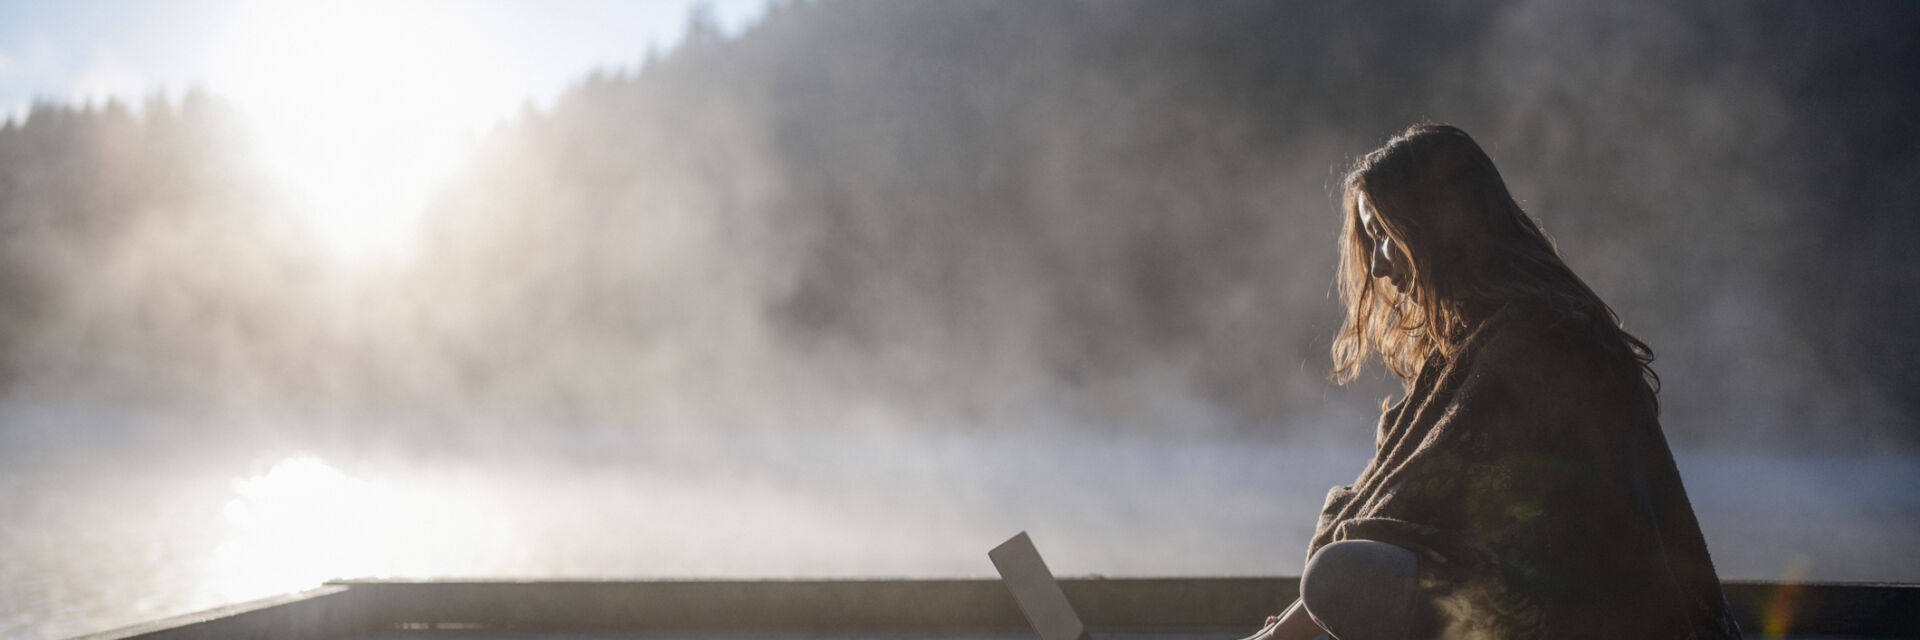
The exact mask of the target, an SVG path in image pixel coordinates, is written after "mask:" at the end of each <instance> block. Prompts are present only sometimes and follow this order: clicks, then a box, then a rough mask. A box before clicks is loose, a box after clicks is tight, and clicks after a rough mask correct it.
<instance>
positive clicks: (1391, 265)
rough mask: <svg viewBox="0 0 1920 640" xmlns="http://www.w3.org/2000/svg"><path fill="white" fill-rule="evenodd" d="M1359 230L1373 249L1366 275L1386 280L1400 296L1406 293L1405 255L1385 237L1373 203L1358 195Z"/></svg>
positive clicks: (1385, 231) (1390, 239) (1398, 246)
mask: <svg viewBox="0 0 1920 640" xmlns="http://www.w3.org/2000/svg"><path fill="white" fill-rule="evenodd" d="M1360 229H1361V231H1360V232H1361V233H1362V234H1363V235H1364V236H1365V237H1366V239H1367V246H1370V247H1373V250H1372V251H1371V252H1369V253H1371V254H1372V258H1371V259H1370V260H1369V261H1368V263H1367V274H1368V275H1371V276H1373V277H1375V278H1386V279H1387V283H1388V284H1391V285H1393V290H1394V291H1398V292H1400V293H1402V294H1405V293H1406V292H1407V274H1408V271H1407V254H1406V252H1405V251H1402V250H1401V249H1400V245H1399V244H1397V243H1395V242H1394V241H1393V238H1390V237H1387V230H1386V229H1385V228H1383V227H1381V226H1380V216H1379V215H1378V214H1377V213H1376V212H1375V211H1374V210H1373V202H1372V201H1370V200H1368V199H1367V194H1365V193H1361V194H1360Z"/></svg>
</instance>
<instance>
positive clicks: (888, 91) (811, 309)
mask: <svg viewBox="0 0 1920 640" xmlns="http://www.w3.org/2000/svg"><path fill="white" fill-rule="evenodd" d="M1917 15H1920V12H1916V11H1915V10H1913V9H1912V8H1911V7H1910V6H1908V5H1902V4H1872V3H1857V4H1855V3H1849V4H1846V5H1839V6H1829V5H1811V4H1785V3H1724V4H1721V3H1714V4H1705V5H1687V6H1681V7H1675V6H1669V5H1668V4H1665V3H1651V2H1649V3H1638V2H1628V3H1594V4H1592V5H1591V6H1585V7H1569V6H1566V5H1565V3H1558V2H1546V1H1539V2H1530V1H1513V2H1447V3H1424V2H1406V3H1386V4H1381V3H1365V4H1357V5H1356V4H1350V3H1316V4H1308V3H1269V2H1181V3H1164V2H1118V1H1116V2H1046V3H1037V2H988V1H979V2H945V1H942V2H912V3H909V2H888V3H868V2H803V3H792V4H779V5H776V6H774V7H773V8H771V9H770V10H769V13H768V15H767V16H766V17H765V19H764V21H763V22H762V23H761V24H759V25H757V26H755V27H753V28H751V29H749V30H747V31H746V32H745V33H744V34H742V35H740V36H739V37H737V38H726V37H721V36H719V35H717V31H715V30H713V29H712V27H710V26H708V25H706V24H704V23H702V22H701V21H699V20H695V21H693V23H692V24H691V26H690V27H689V28H690V30H691V31H690V33H689V37H688V39H687V42H686V44H685V45H684V46H683V47H681V48H679V49H676V50H674V51H672V52H670V53H667V54H663V55H658V56H653V57H649V58H648V59H646V60H645V61H644V62H639V63H636V64H635V65H634V66H633V67H630V68H623V69H608V70H605V71H604V72H602V73H599V74H596V75H594V76H592V77H590V78H586V79H583V80H582V82H581V83H580V84H579V85H577V86H576V87H575V88H574V89H573V90H571V91H569V92H568V93H566V94H565V95H564V96H562V97H561V98H560V99H559V100H558V101H557V103H555V104H553V105H552V106H551V107H550V108H542V109H535V110H529V111H528V112H527V113H525V114H524V115H523V116H522V117H520V118H518V119H516V120H514V121H512V122H509V123H506V124H505V125H503V126H502V127H500V128H499V129H497V130H496V131H494V132H492V133H491V134H489V135H488V136H487V137H486V138H485V140H484V141H483V144H482V146H481V148H480V151H479V152H478V153H477V154H476V155H475V156H474V157H473V158H472V160H471V162H470V163H469V164H468V165H466V166H465V167H464V168H463V169H462V170H461V171H460V172H459V174H458V175H457V176H456V178H455V179H454V180H453V181H451V182H450V183H449V184H447V185H446V186H445V187H444V189H443V190H442V191H441V192H440V194H439V195H438V197H437V198H436V199H435V200H434V203H433V205H432V206H431V210H430V211H429V216H428V223H427V225H428V226H427V228H426V231H425V233H424V234H423V238H424V241H423V244H422V245H421V247H420V248H419V251H418V252H417V254H416V255H415V257H414V259H413V260H411V261H408V262H405V263H402V264H397V265H393V266H390V267H388V268H385V269H383V270H380V271H378V272H372V273H365V272H351V273H348V272H342V271H341V270H339V269H335V268H332V267H330V266H329V265H328V264H327V262H326V260H325V259H324V257H323V256H321V255H319V254H317V253H315V252H313V251H310V250H308V249H307V248H305V245H304V244H303V242H302V240H301V238H300V237H299V236H298V235H297V234H296V233H294V232H292V231H289V230H288V229H286V228H285V227H286V225H285V224H283V223H284V219H283V218H282V217H279V216H277V215H276V213H275V210H276V208H278V207H282V206H284V205H285V203H282V202H279V201H277V200H276V199H275V196H274V195H272V194H271V193H270V192H267V191H265V190H263V189H261V188H259V186H258V185H257V182H256V181H257V176H255V171H254V170H253V169H251V168H249V167H250V165H249V164H248V161H247V158H246V152H245V151H244V149H245V144H244V141H245V140H244V135H243V133H242V132H241V131H240V129H238V128H237V127H236V126H233V125H231V124H229V122H228V121H229V120H230V119H231V118H230V117H228V116H227V115H226V114H225V113H224V112H222V110H221V109H222V107H221V106H220V104H219V102H218V100H217V98H211V97H203V96H198V95H197V94H196V95H195V96H193V97H190V98H189V99H187V100H186V101H185V102H180V103H171V102H167V101H164V100H161V101H157V102H155V103H150V104H148V105H147V106H146V107H145V108H144V109H142V110H140V112H139V113H138V114H134V113H130V112H129V110H128V109H126V108H124V107H119V106H111V105H109V106H98V105H96V106H85V107H58V106H47V107H41V108H37V109H36V110H34V111H33V113H32V114H30V115H29V116H28V117H27V118H25V120H24V122H13V123H11V124H9V125H8V126H7V128H6V129H5V130H4V131H3V132H0V221H4V224H5V230H6V235H5V236H4V239H0V242H4V248H5V251H4V254H0V267H4V269H5V272H4V273H0V277H4V280H0V282H3V283H4V285H5V299H6V306H5V308H4V309H0V358H4V362H5V363H6V365H7V366H6V372H7V378H6V380H5V381H6V384H7V385H8V389H9V394H10V396H9V397H11V398H13V399H14V401H15V402H29V403H60V402H79V403H99V404H107V405H118V404H124V405H126V406H130V407H136V408H154V409H159V410H166V411H175V410H179V411H192V412H229V413H231V412H239V413H241V414H244V415H260V416H275V417H276V419H279V418H284V419H283V420H279V422H283V423H295V424H297V423H302V422H313V421H321V422H327V423H336V422H337V423H353V422H354V421H356V420H359V419H362V418H367V417H369V416H383V417H387V418H393V417H394V416H399V417H400V418H398V419H402V420H405V421H413V422H417V423H420V424H423V425H429V426H424V427H421V428H422V429H425V430H426V431H424V432H423V433H427V434H429V435H444V434H445V433H446V432H445V431H437V430H436V429H444V430H450V429H454V428H458V427H462V426H473V425H482V424H499V425H525V424H529V423H536V424H550V425H557V426H569V427H575V428H668V427H697V428H720V427H728V426H747V427H809V428H811V427H825V426H854V427H861V428H922V427H924V428H974V429H977V428H990V429H1033V428H1052V427H1055V426H1063V425H1064V426H1074V427H1081V428H1093V429H1112V430H1124V431H1129V432H1143V433H1158V434H1167V433H1181V434H1217V433H1237V434H1296V435H1311V436H1315V437H1321V436H1324V435H1325V434H1334V433H1343V434H1345V435H1340V436H1336V437H1341V438H1349V439H1350V438H1352V437H1355V434H1358V436H1357V437H1359V438H1363V439H1364V438H1365V437H1367V434H1368V429H1369V428H1370V426H1371V416H1370V415H1369V412H1370V410H1371V405H1372V404H1373V403H1375V402H1377V401H1378V399H1379V398H1380V396H1381V395H1384V394H1386V393H1387V392H1388V391H1389V390H1390V389H1391V388H1392V385H1390V384H1388V383H1386V382H1385V381H1381V380H1374V381H1372V382H1370V383H1368V385H1367V386H1364V388H1362V389H1360V390H1359V391H1355V392H1348V391H1342V390H1339V389H1337V388H1334V387H1332V386H1331V385H1330V384H1329V383H1327V382H1326V381H1325V375H1324V374H1325V371H1326V368H1327V355H1326V353H1327V346H1328V343H1329V337H1330V335H1331V333H1332V331H1333V330H1334V329H1335V327H1336V323H1337V320H1338V315H1337V314H1338V310H1337V309H1336V308H1335V304H1336V303H1335V302H1334V301H1333V300H1332V299H1331V297H1330V296H1329V295H1328V294H1329V291H1330V289H1331V283H1332V273H1331V271H1332V268H1333V239H1334V235H1335V233H1336V231H1337V229H1338V221H1337V219H1336V218H1335V217H1334V214H1333V205H1332V201H1331V197H1330V194H1331V193H1332V191H1333V189H1334V187H1335V185H1336V184H1337V182H1338V179H1339V175H1340V172H1341V171H1342V170H1344V168H1345V165H1346V163H1347V162H1349V161H1350V160H1351V159H1352V158H1353V157H1354V156H1356V155H1358V154H1360V153H1364V152H1365V151H1367V150H1369V149H1371V148H1372V147H1374V146H1376V145H1378V144H1379V143H1380V142H1382V141H1383V140H1384V138H1385V137H1386V136H1387V135H1390V134H1391V133H1393V132H1394V131H1395V130H1397V129H1398V128H1401V127H1404V126H1405V125H1407V124H1410V123H1412V122H1414V121H1417V120H1421V119H1431V120H1435V121H1443V122H1449V123H1452V124H1456V125H1459V126H1461V127H1464V128H1465V129H1467V130H1468V131H1469V132H1472V133H1473V134H1474V135H1475V136H1476V137H1477V138H1478V139H1479V140H1480V141H1481V143H1482V144H1483V145H1484V146H1486V147H1487V148H1488V150H1489V151H1490V152H1491V153H1492V154H1493V155H1494V158H1495V160H1496V162H1498V163H1499V164H1500V167H1501V168H1502V170H1503V171H1504V173H1505V176H1506V179H1507V183H1508V184H1509V185H1510V186H1511V187H1512V189H1513V190H1514V191H1515V194H1516V196H1518V197H1519V198H1521V199H1522V200H1523V205H1525V206H1526V207H1527V208H1528V210H1529V211H1530V212H1531V213H1532V214H1533V215H1535V216H1536V217H1537V218H1539V219H1540V220H1541V221H1542V222H1543V223H1544V224H1545V226H1546V228H1547V229H1548V231H1549V232H1550V233H1553V234H1554V235H1555V236H1556V237H1557V238H1558V240H1559V241H1560V246H1561V249H1562V251H1563V252H1564V253H1565V255H1566V256H1567V259H1568V261H1569V262H1570V264H1572V266H1573V267H1574V269H1575V270H1576V271H1577V272H1579V273H1581V274H1582V275H1584V276H1585V277H1586V278H1587V279H1588V280H1589V282H1590V283H1591V284H1592V285H1593V286H1594V288H1595V289H1596V290H1598V291H1599V292H1600V293H1601V295H1602V296H1604V297H1606V298H1607V299H1608V300H1609V301H1610V302H1612V303H1613V305H1614V307H1615V308H1616V310H1617V311H1619V313H1620V315H1621V316H1622V318H1624V319H1625V321H1626V322H1627V324H1628V328H1629V329H1630V330H1632V331H1634V332H1636V333H1637V334H1638V335H1640V336H1641V337H1643V338H1645V339H1646V340H1647V341H1648V342H1649V343H1650V344H1651V345H1652V346H1653V347H1654V349H1655V350H1656V351H1657V352H1658V353H1659V355H1660V360H1659V361H1658V362H1656V368H1657V369H1658V370H1659V371H1660V372H1661V373H1662V375H1663V376H1664V377H1665V379H1666V380H1667V386H1666V392H1665V396H1664V398H1663V406H1665V407H1666V408H1667V423H1668V429H1669V431H1670V432H1672V433H1674V434H1676V436H1677V437H1678V438H1679V439H1682V440H1687V441H1700V440H1705V441H1713V442H1720V443H1734V442H1740V443H1754V442H1758V443H1768V444H1781V443H1788V442H1791V443H1799V444H1806V443H1823V444H1834V443H1839V444H1838V445H1837V446H1843V447H1854V446H1877V445H1881V444H1885V443H1890V442H1899V443H1905V444H1912V443H1913V442H1914V441H1915V440H1916V439H1917V438H1920V427H1917V426H1916V418H1920V397H1916V396H1915V395H1914V394H1912V393H1911V392H1910V390H1911V389H1913V388H1915V387H1916V386H1917V385H1920V337H1916V336H1915V334H1914V333H1913V332H1912V331H1910V330H1909V327H1912V326H1917V325H1920V302H1916V301H1915V299H1914V296H1913V293H1914V292H1916V291H1920V266H1916V264H1915V263H1913V262H1912V261H1911V260H1910V259H1908V256H1907V253H1908V252H1907V250H1906V249H1905V247H1904V245H1905V243H1906V241H1907V239H1910V238H1913V237H1915V236H1916V232H1920V221H1917V220H1916V219H1915V218H1914V216H1912V215H1911V209H1912V207H1913V203H1915V202H1920V192H1917V190H1920V157H1916V154H1917V153H1920V145H1916V144H1915V143H1914V141H1915V140H1920V135H1917V134H1920V131H1916V128H1920V124H1916V121H1915V120H1914V119H1913V118H1912V117H1911V115H1910V114H1912V113H1914V109H1915V107H1916V106H1920V105H1916V101H1915V99H1916V96H1920V86H1917V83H1916V82H1915V81H1914V80H1912V79H1911V78H1910V75H1911V74H1910V73H1909V70H1910V69H1913V68H1916V63H1920V51H1916V45H1915V43H1914V41H1913V40H1914V39H1913V38H1912V37H1911V34H1913V33H1916V32H1920V18H1917V17H1916V16H1917ZM636 56H638V53H636ZM369 99H376V98H373V97H370V98H369ZM287 416H293V417H291V418H287Z"/></svg>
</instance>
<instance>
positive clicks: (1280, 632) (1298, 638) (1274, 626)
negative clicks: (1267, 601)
mask: <svg viewBox="0 0 1920 640" xmlns="http://www.w3.org/2000/svg"><path fill="white" fill-rule="evenodd" d="M1323 633H1326V630H1325V629H1321V628H1320V625H1319V624H1316V623H1314V621H1313V618H1312V617H1310V616H1308V615H1307V607H1306V605H1304V604H1301V602H1300V600H1298V599H1295V600H1294V601H1293V604H1292V605H1290V606H1288V607H1287V610H1286V612H1285V613H1282V614H1280V615H1277V616H1274V617H1271V618H1268V619H1267V626H1265V627H1261V628H1260V631H1259V632H1258V633H1255V634H1253V635H1251V636H1248V637H1247V638H1245V640H1313V638H1314V637H1315V636H1318V635H1320V634H1323Z"/></svg>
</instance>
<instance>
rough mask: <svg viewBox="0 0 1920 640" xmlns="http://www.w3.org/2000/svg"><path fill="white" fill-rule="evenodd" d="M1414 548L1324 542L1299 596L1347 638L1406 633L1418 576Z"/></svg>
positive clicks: (1317, 616)
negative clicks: (1412, 549) (1325, 543)
mask: <svg viewBox="0 0 1920 640" xmlns="http://www.w3.org/2000/svg"><path fill="white" fill-rule="evenodd" d="M1419 566H1420V565H1419V560H1418V558H1417V557H1416V556H1415V555H1414V554H1413V552H1412V551H1408V550H1406V549H1404V548H1401V547H1398V546H1395V545H1391V544H1387V543H1384V542H1376V541H1373V540H1343V541H1340V542H1335V543H1332V544H1329V545H1327V546H1324V547H1321V548H1320V550H1319V551H1318V552H1316V553H1314V555H1313V558H1311V559H1309V560H1308V561H1307V567H1306V570H1305V571H1303V572H1301V575H1300V601H1301V603H1303V604H1305V605H1306V607H1307V613H1308V614H1309V615H1311V616H1312V617H1313V619H1314V621H1316V622H1318V623H1320V626H1321V627H1322V628H1324V629H1326V630H1327V631H1330V632H1332V633H1333V635H1334V636H1336V637H1339V638H1341V639H1342V640H1373V639H1376V638H1378V639H1382V640H1384V639H1387V638H1399V637H1403V636H1404V635H1405V633H1406V628H1407V622H1408V618H1409V616H1410V614H1411V609H1412V598H1413V593H1414V589H1415V588H1416V586H1417V584H1418V581H1419Z"/></svg>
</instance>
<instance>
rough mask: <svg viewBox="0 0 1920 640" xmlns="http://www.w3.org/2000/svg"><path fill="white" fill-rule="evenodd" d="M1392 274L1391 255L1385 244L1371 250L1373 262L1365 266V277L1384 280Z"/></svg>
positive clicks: (1382, 243)
mask: <svg viewBox="0 0 1920 640" xmlns="http://www.w3.org/2000/svg"><path fill="white" fill-rule="evenodd" d="M1392 274H1393V254H1392V253H1391V249H1390V248H1389V247H1388V245H1387V243H1386V242H1381V243H1380V245H1379V246H1376V247H1374V248H1373V261H1372V262H1371V263H1369V264H1368V265H1367V275H1370V276H1373V277H1375V278H1386V277H1390V276H1391V275H1392Z"/></svg>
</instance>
